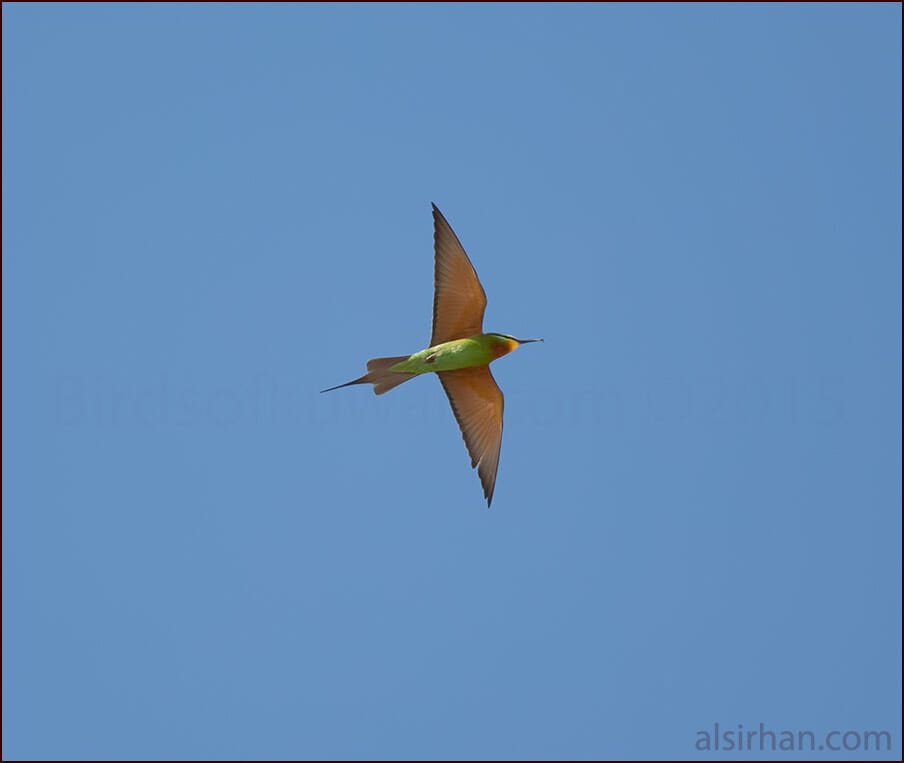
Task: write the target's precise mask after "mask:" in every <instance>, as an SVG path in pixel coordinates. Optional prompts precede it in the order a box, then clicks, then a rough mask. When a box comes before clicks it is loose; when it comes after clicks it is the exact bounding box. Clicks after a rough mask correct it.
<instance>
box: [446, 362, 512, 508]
mask: <svg viewBox="0 0 904 763" xmlns="http://www.w3.org/2000/svg"><path fill="white" fill-rule="evenodd" d="M437 376H439V380H440V381H441V382H442V385H443V389H444V390H446V395H447V396H448V398H449V402H450V403H451V404H452V411H453V413H455V418H456V420H457V421H458V427H459V429H461V436H462V438H463V439H464V441H465V445H466V446H467V448H468V453H469V454H470V455H471V468H474V467H475V466H476V467H477V474H478V475H479V476H480V482H481V484H482V485H483V494H484V497H485V498H486V499H487V506H489V505H490V504H491V503H492V501H493V489H494V488H495V486H496V469H497V468H498V467H499V450H500V448H501V447H502V409H503V406H504V400H503V397H502V390H501V389H499V385H497V384H496V380H495V379H494V378H493V374H491V373H490V368H489V366H479V367H476V368H462V369H459V370H457V371H442V372H440V373H438V374H437Z"/></svg>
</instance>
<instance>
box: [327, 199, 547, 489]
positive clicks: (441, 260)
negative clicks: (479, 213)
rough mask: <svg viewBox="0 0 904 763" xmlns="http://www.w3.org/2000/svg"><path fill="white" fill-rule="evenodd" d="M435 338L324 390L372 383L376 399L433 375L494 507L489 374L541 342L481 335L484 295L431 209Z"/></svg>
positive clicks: (494, 389) (495, 448) (494, 406)
mask: <svg viewBox="0 0 904 763" xmlns="http://www.w3.org/2000/svg"><path fill="white" fill-rule="evenodd" d="M433 243H434V249H435V258H434V259H435V264H434V279H433V336H432V337H431V338H430V346H429V347H428V348H427V349H425V350H421V351H420V352H416V353H414V355H400V356H399V357H395V358H372V359H370V360H368V361H367V373H366V374H364V376H361V377H359V378H358V379H354V380H352V381H350V382H346V383H345V384H340V385H338V386H336V387H330V388H329V389H325V390H322V391H323V392H331V391H332V390H334V389H339V388H341V387H348V386H350V385H352V384H373V385H374V394H377V395H382V394H383V393H384V392H389V390H391V389H393V387H397V386H399V385H400V384H401V383H402V382H406V381H408V380H409V379H413V378H414V377H415V376H418V375H419V374H428V373H435V374H436V375H437V376H439V380H440V383H441V384H442V385H443V389H444V390H445V391H446V395H447V396H448V398H449V402H450V403H451V404H452V412H453V413H454V414H455V418H456V420H457V421H458V426H459V428H460V429H461V434H462V438H463V439H464V441H465V446H466V447H467V448H468V453H469V454H470V456H471V468H474V467H475V466H476V467H477V474H478V475H480V482H481V484H482V485H483V494H484V496H485V497H486V499H487V506H489V505H490V504H491V503H492V502H493V489H494V488H495V486H496V469H497V468H498V466H499V450H500V447H501V446H502V408H503V398H502V390H500V389H499V386H498V385H497V384H496V380H495V379H494V378H493V374H491V373H490V363H492V362H493V361H494V360H496V359H497V358H501V357H502V356H503V355H508V353H510V352H513V351H514V350H516V349H517V348H518V346H519V345H522V344H527V343H528V342H542V341H543V340H542V339H515V338H514V337H512V336H509V335H508V334H484V333H483V313H484V310H486V306H487V295H486V294H485V293H484V291H483V287H482V286H481V285H480V281H479V280H478V278H477V273H476V272H475V270H474V266H473V265H472V264H471V260H470V259H468V255H467V254H466V253H465V250H464V247H462V245H461V242H459V240H458V237H457V236H456V235H455V233H454V231H453V230H452V227H451V226H450V225H449V223H448V222H446V218H445V217H443V214H442V212H440V211H439V210H438V209H437V208H436V204H434V205H433Z"/></svg>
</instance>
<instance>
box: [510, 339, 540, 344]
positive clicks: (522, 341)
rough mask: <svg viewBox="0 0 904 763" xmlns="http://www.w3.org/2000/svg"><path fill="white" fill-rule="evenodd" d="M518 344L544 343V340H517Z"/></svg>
mask: <svg viewBox="0 0 904 763" xmlns="http://www.w3.org/2000/svg"><path fill="white" fill-rule="evenodd" d="M515 341H516V342H517V343H518V344H527V343H528V342H542V341H543V340H542V339H516V340H515Z"/></svg>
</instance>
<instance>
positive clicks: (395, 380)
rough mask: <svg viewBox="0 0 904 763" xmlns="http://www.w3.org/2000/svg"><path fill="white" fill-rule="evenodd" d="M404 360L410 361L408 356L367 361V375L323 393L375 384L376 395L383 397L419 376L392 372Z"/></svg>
mask: <svg viewBox="0 0 904 763" xmlns="http://www.w3.org/2000/svg"><path fill="white" fill-rule="evenodd" d="M403 360H408V355H401V356H400V357H397V358H371V359H370V360H368V361H367V373H366V374H364V376H360V377H358V378H357V379H352V380H351V381H350V382H346V383H345V384H339V385H337V386H335V387H330V388H329V389H324V390H321V392H332V391H333V390H334V389H341V388H342V387H350V386H351V385H352V384H373V385H374V394H375V395H382V394H384V393H385V392H389V390H391V389H393V388H394V387H398V386H399V385H400V384H401V383H402V382H406V381H408V380H409V379H413V378H414V377H415V376H417V374H408V373H399V372H398V371H392V370H390V369H391V368H392V367H393V366H394V365H395V364H396V363H401V362H402V361H403Z"/></svg>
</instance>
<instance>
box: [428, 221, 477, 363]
mask: <svg viewBox="0 0 904 763" xmlns="http://www.w3.org/2000/svg"><path fill="white" fill-rule="evenodd" d="M433 243H434V249H435V265H434V277H433V336H432V338H431V339H430V346H431V347H433V346H434V345H437V344H441V343H442V342H449V341H451V340H453V339H464V338H465V337H469V336H474V335H475V334H482V333H483V313H484V311H485V310H486V306H487V295H486V293H485V292H484V290H483V286H481V285H480V280H479V279H478V278H477V272H476V271H475V270H474V266H473V265H472V264H471V260H469V259H468V255H467V253H466V252H465V250H464V247H463V246H462V245H461V242H460V241H459V240H458V237H457V236H456V235H455V232H454V231H453V230H452V226H450V225H449V223H448V222H446V218H445V217H443V213H442V212H440V211H439V210H438V209H437V208H436V204H434V205H433Z"/></svg>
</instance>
